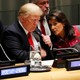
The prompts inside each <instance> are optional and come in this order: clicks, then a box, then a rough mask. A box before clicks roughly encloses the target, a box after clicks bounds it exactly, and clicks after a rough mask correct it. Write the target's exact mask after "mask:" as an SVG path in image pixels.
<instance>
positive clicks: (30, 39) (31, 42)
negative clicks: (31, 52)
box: [28, 33, 34, 49]
mask: <svg viewBox="0 0 80 80" xmlns="http://www.w3.org/2000/svg"><path fill="white" fill-rule="evenodd" d="M28 41H29V44H30V46H31V47H32V49H34V43H33V40H32V36H31V33H28Z"/></svg>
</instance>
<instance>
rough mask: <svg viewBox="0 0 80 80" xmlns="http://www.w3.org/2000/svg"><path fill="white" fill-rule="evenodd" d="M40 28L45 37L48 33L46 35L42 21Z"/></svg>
mask: <svg viewBox="0 0 80 80" xmlns="http://www.w3.org/2000/svg"><path fill="white" fill-rule="evenodd" d="M40 28H41V31H42V34H44V35H45V34H46V33H45V29H44V26H43V21H40Z"/></svg>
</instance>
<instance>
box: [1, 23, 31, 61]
mask: <svg viewBox="0 0 80 80" xmlns="http://www.w3.org/2000/svg"><path fill="white" fill-rule="evenodd" d="M2 45H3V48H4V50H5V52H6V53H7V55H8V56H9V58H10V59H14V60H15V61H16V62H24V61H25V60H28V59H29V53H30V45H29V42H28V37H27V35H26V34H25V32H24V30H23V29H22V27H21V26H20V24H19V23H18V22H16V23H14V24H12V25H11V26H8V28H6V30H5V31H4V33H3V39H2Z"/></svg>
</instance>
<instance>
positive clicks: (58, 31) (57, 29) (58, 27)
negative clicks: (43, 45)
mask: <svg viewBox="0 0 80 80" xmlns="http://www.w3.org/2000/svg"><path fill="white" fill-rule="evenodd" d="M49 24H50V25H51V30H52V32H53V33H54V34H55V35H57V36H63V34H64V24H63V23H60V22H58V21H56V20H55V19H51V20H49Z"/></svg>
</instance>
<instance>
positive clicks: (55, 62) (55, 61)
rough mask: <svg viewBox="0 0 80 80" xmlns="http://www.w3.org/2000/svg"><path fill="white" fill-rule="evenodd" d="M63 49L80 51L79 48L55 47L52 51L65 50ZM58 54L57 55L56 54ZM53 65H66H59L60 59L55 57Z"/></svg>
mask: <svg viewBox="0 0 80 80" xmlns="http://www.w3.org/2000/svg"><path fill="white" fill-rule="evenodd" d="M63 50H73V51H75V52H79V51H78V50H77V49H75V48H53V49H52V51H54V52H55V51H63ZM56 56H57V55H56ZM52 66H53V67H60V68H61V67H64V65H62V64H61V66H58V59H57V58H55V59H54V63H53V65H52Z"/></svg>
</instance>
